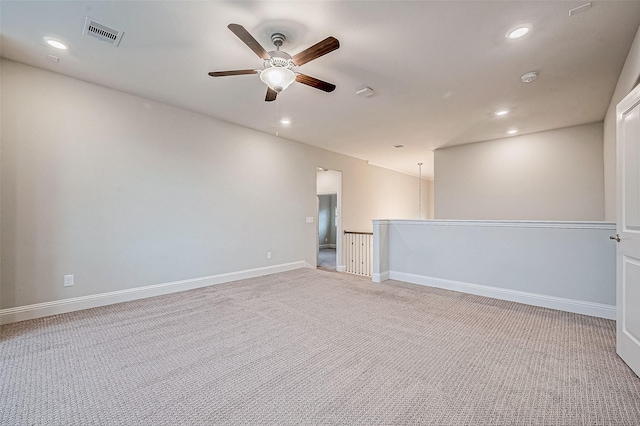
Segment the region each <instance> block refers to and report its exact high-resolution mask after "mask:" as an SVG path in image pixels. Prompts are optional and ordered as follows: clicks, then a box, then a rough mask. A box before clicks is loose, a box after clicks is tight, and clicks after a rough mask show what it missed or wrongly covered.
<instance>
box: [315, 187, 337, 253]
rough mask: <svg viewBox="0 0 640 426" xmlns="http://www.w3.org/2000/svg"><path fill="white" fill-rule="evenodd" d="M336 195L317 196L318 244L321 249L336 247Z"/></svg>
mask: <svg viewBox="0 0 640 426" xmlns="http://www.w3.org/2000/svg"><path fill="white" fill-rule="evenodd" d="M336 205H337V195H336V194H324V195H318V243H319V244H320V247H321V248H324V247H332V248H335V247H336V221H335V208H336Z"/></svg>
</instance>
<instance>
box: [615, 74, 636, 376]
mask: <svg viewBox="0 0 640 426" xmlns="http://www.w3.org/2000/svg"><path fill="white" fill-rule="evenodd" d="M639 105H640V86H637V87H636V88H635V89H633V90H632V91H631V92H629V94H628V95H627V96H625V98H624V99H623V100H622V101H620V103H618V105H617V106H616V159H617V160H616V161H617V163H616V169H617V170H616V196H617V200H616V232H617V234H616V235H615V236H611V238H612V239H616V240H617V242H618V243H617V247H616V248H617V250H616V311H617V312H616V319H617V321H616V352H617V353H618V355H619V356H620V358H622V360H623V361H624V362H625V363H626V364H627V365H628V366H629V367H630V368H631V370H633V371H634V372H635V373H636V375H638V376H639V377H640V338H639V336H638V335H634V334H633V333H636V334H637V333H640V324H634V325H635V326H636V327H638V328H639V330H635V331H634V332H633V333H632V332H630V331H629V330H628V329H627V327H626V324H627V318H628V317H635V316H636V315H638V313H639V312H638V311H640V306H637V305H635V306H633V308H634V311H633V314H632V315H628V311H629V309H628V305H627V304H626V290H627V285H626V278H627V269H626V267H627V265H636V266H638V264H637V261H635V262H634V261H632V260H633V259H638V258H640V231H639V230H635V229H629V228H628V227H627V218H626V217H625V216H626V214H625V211H626V201H627V199H626V195H625V194H626V193H628V192H635V193H636V194H637V193H638V192H639V191H640V183H639V182H637V180H636V179H631V180H630V181H632V182H633V184H634V185H633V188H631V189H630V188H628V187H627V184H628V183H629V180H627V179H626V175H627V173H628V172H629V171H628V170H626V163H625V159H626V158H627V157H626V156H625V154H626V153H627V149H626V148H627V143H626V141H627V139H626V134H627V132H626V131H625V130H627V128H626V127H625V124H626V123H627V121H626V120H625V117H626V116H627V115H628V114H629V113H630V112H631V111H632V110H634V109H636V111H637V112H638V114H640V106H639ZM636 111H634V113H635V112H636ZM636 120H637V123H636V125H637V126H640V117H637V118H636ZM636 130H640V128H636ZM636 137H637V138H638V141H637V149H638V152H640V134H638V135H636ZM629 146H631V145H629ZM636 154H637V153H636ZM629 158H634V156H630V157H629ZM635 158H636V162H637V164H635V165H634V167H633V169H635V170H636V171H637V170H639V169H640V159H639V158H637V156H636V157H635ZM639 219H640V218H636V220H639ZM627 255H631V256H627ZM628 257H629V260H627V258H628Z"/></svg>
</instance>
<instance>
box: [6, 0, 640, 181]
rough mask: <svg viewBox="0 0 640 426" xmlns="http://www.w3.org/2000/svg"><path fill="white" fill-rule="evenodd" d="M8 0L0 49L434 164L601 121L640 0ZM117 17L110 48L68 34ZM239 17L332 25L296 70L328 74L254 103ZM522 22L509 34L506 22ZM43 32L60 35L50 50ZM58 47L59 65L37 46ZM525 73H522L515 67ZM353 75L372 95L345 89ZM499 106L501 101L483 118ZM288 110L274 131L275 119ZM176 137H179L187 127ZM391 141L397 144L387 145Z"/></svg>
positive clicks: (120, 85) (192, 104) (347, 147)
mask: <svg viewBox="0 0 640 426" xmlns="http://www.w3.org/2000/svg"><path fill="white" fill-rule="evenodd" d="M584 3H586V1H544V2H542V1H533V2H524V1H473V2H458V1H442V2H434V1H410V2H402V1H335V2H329V1H288V2H284V1H257V2H242V1H200V2H186V1H165V2H152V1H106V2H100V1H70V2H59V1H44V2H33V1H17V2H12V1H6V0H3V1H1V2H0V32H1V37H2V38H1V40H0V41H1V43H2V44H1V49H0V53H1V55H2V56H3V57H5V58H8V59H12V60H15V61H19V62H23V63H26V64H30V65H34V66H37V67H41V68H45V69H48V70H52V71H55V72H58V73H61V74H65V75H69V76H73V77H76V78H79V79H82V80H86V81H90V82H93V83H97V84H100V85H103V86H107V87H111V88H114V89H118V90H122V91H125V92H128V93H132V94H136V95H140V96H143V97H146V98H149V99H153V100H156V101H160V102H165V103H168V104H172V105H176V106H178V107H182V108H185V109H187V110H191V111H196V112H199V113H202V114H205V115H208V116H212V117H217V118H220V119H222V120H226V121H229V122H232V123H237V124H239V125H242V126H246V127H249V128H252V129H256V130H260V131H264V132H270V133H275V132H276V130H278V131H279V133H280V136H283V137H286V138H290V139H293V140H296V141H300V142H303V143H306V144H309V145H315V146H319V147H323V148H326V149H329V150H332V151H336V152H340V153H343V154H347V155H351V156H354V157H358V158H361V159H364V160H369V161H370V162H371V163H373V164H377V165H380V166H383V167H387V168H391V169H395V170H400V171H404V172H407V173H411V174H417V171H418V166H417V163H419V162H423V163H425V166H424V167H423V175H426V176H433V153H432V150H434V149H436V148H439V147H445V146H453V145H458V144H464V143H471V142H477V141H483V140H490V139H496V138H502V137H506V136H508V135H507V134H506V131H507V130H509V129H511V128H517V129H518V130H519V134H526V133H531V132H538V131H544V130H549V129H555V128H560V127H566V126H573V125H579V124H584V123H591V122H595V121H600V120H602V119H603V118H604V115H605V112H606V109H607V107H608V104H609V102H610V99H611V96H612V94H613V90H614V88H615V84H616V82H617V78H618V76H619V74H620V70H621V68H622V65H623V63H624V60H625V58H626V55H627V53H628V50H629V47H630V46H631V42H632V41H633V37H634V36H635V33H636V31H637V30H638V26H639V25H640V2H638V1H595V2H593V6H592V7H591V8H590V9H589V10H588V11H586V12H584V13H581V14H578V15H575V16H572V17H570V16H569V14H568V11H569V10H570V9H572V8H574V7H577V6H579V5H582V4H584ZM87 16H90V17H92V18H93V19H95V20H97V21H98V22H101V23H104V24H106V25H108V26H110V27H112V28H115V29H118V30H122V31H124V36H123V38H122V41H121V43H120V46H119V47H114V46H111V45H109V44H107V43H104V42H100V41H98V40H96V39H94V38H91V37H88V36H86V35H83V34H82V30H83V25H84V21H85V17H87ZM229 23H237V24H240V25H243V26H244V27H245V28H246V29H247V30H248V31H249V32H250V33H251V34H252V35H253V36H254V37H255V38H256V39H257V40H258V41H259V42H260V43H261V44H262V45H263V46H264V47H265V49H267V50H272V49H273V45H272V44H271V42H270V35H271V33H273V32H283V33H284V34H285V35H286V36H287V37H288V40H287V43H285V45H284V46H283V47H282V50H285V51H287V52H289V53H291V54H295V53H298V52H299V51H301V50H303V49H305V48H307V47H309V46H311V45H312V44H315V43H316V42H318V41H320V40H322V39H324V38H325V37H327V36H329V35H332V36H334V37H336V38H337V39H338V40H340V44H341V46H340V49H338V50H336V51H334V52H332V53H329V54H328V55H326V56H323V57H321V58H318V59H316V60H315V61H312V62H310V63H307V64H305V65H303V66H301V67H300V68H299V71H301V72H303V73H305V74H309V75H311V76H313V77H317V78H319V79H322V80H326V81H328V82H331V83H334V84H336V86H337V89H336V90H335V91H334V92H333V93H324V92H321V91H319V90H315V89H313V88H311V87H308V86H305V85H302V84H299V83H294V84H293V85H292V86H291V87H289V88H288V89H287V90H286V91H285V92H283V93H281V94H280V95H279V96H278V101H277V102H271V103H267V102H265V101H264V96H265V92H266V87H265V86H264V84H263V83H262V82H261V81H260V79H259V76H258V75H243V76H231V77H221V78H212V77H209V76H208V75H207V73H208V72H209V71H224V70H232V69H247V68H256V69H257V68H260V67H261V60H260V59H259V58H258V57H257V56H256V55H255V54H254V53H253V52H252V51H251V50H249V48H248V47H247V46H246V45H244V44H243V43H242V42H241V41H240V40H239V39H238V38H237V37H236V36H235V35H234V34H233V33H232V32H231V31H229V30H228V29H227V25H228V24H229ZM521 23H530V24H531V25H532V31H531V33H530V34H528V35H527V36H525V37H524V38H522V39H519V40H509V39H507V38H506V37H505V33H506V32H507V30H508V29H509V28H512V27H513V26H515V25H517V24H521ZM45 36H50V37H56V38H59V39H61V40H62V41H64V42H66V43H67V44H68V45H69V46H70V49H69V50H68V51H66V52H60V51H56V50H55V49H52V48H50V47H49V46H47V45H46V44H44V42H43V40H42V38H43V37H45ZM49 54H53V55H56V56H59V58H60V60H59V63H54V62H51V61H49V60H47V55H49ZM532 70H535V71H538V72H539V78H538V80H537V81H535V82H533V83H531V84H523V83H522V82H521V81H520V76H521V75H522V74H524V73H525V72H527V71H532ZM363 86H369V87H371V88H373V89H374V90H375V95H374V96H373V97H370V98H361V97H358V96H356V94H355V91H356V90H357V89H359V88H361V87H363ZM498 109H509V110H510V111H511V113H510V114H509V115H507V116H505V117H496V116H495V115H494V112H495V111H496V110H498ZM278 114H279V115H280V117H287V118H290V119H291V120H292V124H291V125H289V126H286V127H285V126H282V125H280V126H279V129H276V123H277V121H276V118H277V116H278ZM185 136H188V135H185ZM396 144H403V145H405V146H406V147H405V148H402V149H396V148H393V147H392V145H396Z"/></svg>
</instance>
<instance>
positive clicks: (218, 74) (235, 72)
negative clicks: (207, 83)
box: [209, 70, 258, 77]
mask: <svg viewBox="0 0 640 426" xmlns="http://www.w3.org/2000/svg"><path fill="white" fill-rule="evenodd" d="M245 74H258V71H257V70H233V71H215V72H210V73H209V75H210V76H211V77H224V76H227V75H245Z"/></svg>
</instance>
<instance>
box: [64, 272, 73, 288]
mask: <svg viewBox="0 0 640 426" xmlns="http://www.w3.org/2000/svg"><path fill="white" fill-rule="evenodd" d="M72 285H73V275H65V276H64V286H65V287H71V286H72Z"/></svg>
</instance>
